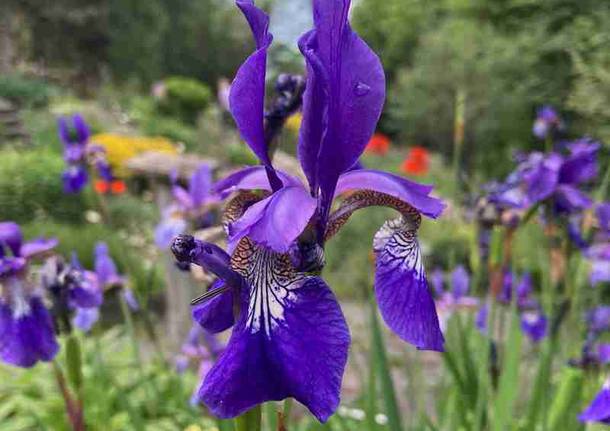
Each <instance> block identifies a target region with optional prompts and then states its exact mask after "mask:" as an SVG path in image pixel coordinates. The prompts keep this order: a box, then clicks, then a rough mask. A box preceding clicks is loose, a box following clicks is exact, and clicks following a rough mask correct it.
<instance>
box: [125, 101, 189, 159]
mask: <svg viewBox="0 0 610 431" xmlns="http://www.w3.org/2000/svg"><path fill="white" fill-rule="evenodd" d="M130 113H131V115H132V116H133V118H134V119H135V120H136V122H137V123H138V126H139V127H140V129H141V130H142V132H143V133H144V134H146V135H150V136H163V137H166V138H168V139H171V140H172V141H174V142H182V143H184V144H185V145H186V147H187V148H188V149H189V150H193V149H195V148H196V144H197V131H196V130H195V128H194V127H193V126H192V125H191V124H187V123H185V122H184V121H182V120H181V119H180V118H175V117H169V116H166V115H162V114H161V113H160V112H159V110H158V109H157V107H156V106H155V102H154V100H153V99H152V98H151V97H135V98H134V99H133V100H132V101H131V102H130Z"/></svg>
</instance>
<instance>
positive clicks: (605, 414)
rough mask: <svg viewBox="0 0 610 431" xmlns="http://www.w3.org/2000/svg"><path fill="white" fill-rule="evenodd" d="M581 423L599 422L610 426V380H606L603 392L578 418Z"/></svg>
mask: <svg viewBox="0 0 610 431" xmlns="http://www.w3.org/2000/svg"><path fill="white" fill-rule="evenodd" d="M578 419H579V420H580V421H581V422H599V423H602V424H606V425H610V380H608V379H606V381H605V382H604V385H603V386H602V389H601V391H599V393H598V394H597V395H596V396H595V398H594V399H593V401H591V404H589V406H588V407H587V408H586V409H585V410H584V411H583V412H582V413H581V414H580V416H578Z"/></svg>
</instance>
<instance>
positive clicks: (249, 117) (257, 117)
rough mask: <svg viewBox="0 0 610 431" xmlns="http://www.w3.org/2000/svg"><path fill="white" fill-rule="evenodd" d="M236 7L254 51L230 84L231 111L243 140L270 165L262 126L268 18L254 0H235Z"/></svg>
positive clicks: (269, 37)
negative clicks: (254, 46) (239, 11)
mask: <svg viewBox="0 0 610 431" xmlns="http://www.w3.org/2000/svg"><path fill="white" fill-rule="evenodd" d="M237 6H238V7H239V8H240V9H241V11H242V12H243V14H244V16H245V17H246V19H247V20H248V24H249V25H250V29H251V30H252V35H253V36H254V40H255V41H256V51H254V53H253V54H251V55H250V56H249V57H248V58H247V59H246V61H245V62H244V63H243V64H242V65H241V67H240V68H239V70H238V71H237V75H236V76H235V79H234V80H233V83H232V84H231V92H230V94H229V104H230V109H231V114H232V115H233V118H234V119H235V122H236V123H237V128H238V129H239V133H240V134H241V137H242V138H243V139H244V141H246V143H247V144H248V145H249V146H250V148H251V149H252V151H253V152H254V154H256V156H257V157H258V158H259V160H260V161H261V163H263V164H264V165H265V166H271V160H270V159H269V154H268V152H267V143H266V142H265V128H264V111H265V76H266V68H267V49H268V48H269V45H271V40H272V39H273V37H272V36H271V34H270V33H269V32H268V28H269V17H268V16H267V14H265V13H264V12H263V11H262V10H261V9H259V8H257V7H256V6H255V5H254V1H253V0H242V1H237Z"/></svg>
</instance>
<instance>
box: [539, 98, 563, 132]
mask: <svg viewBox="0 0 610 431" xmlns="http://www.w3.org/2000/svg"><path fill="white" fill-rule="evenodd" d="M562 128H563V122H562V121H561V118H559V115H558V114H557V112H556V111H555V110H554V109H553V108H552V107H551V106H548V105H545V106H542V107H541V108H539V109H538V111H537V113H536V120H535V121H534V126H533V127H532V132H533V133H534V136H536V137H537V138H538V139H546V138H547V137H551V136H552V134H553V133H554V132H555V131H559V130H561V129H562Z"/></svg>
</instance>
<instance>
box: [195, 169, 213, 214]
mask: <svg viewBox="0 0 610 431" xmlns="http://www.w3.org/2000/svg"><path fill="white" fill-rule="evenodd" d="M211 188H212V171H211V170H210V167H209V166H208V165H207V164H202V165H201V166H199V168H197V170H196V171H195V172H194V173H193V175H192V176H191V182H190V183H189V194H190V195H191V200H192V202H193V206H194V207H195V208H197V207H199V206H201V205H202V204H203V203H204V202H205V200H206V199H207V198H208V196H209V194H210V190H211Z"/></svg>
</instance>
